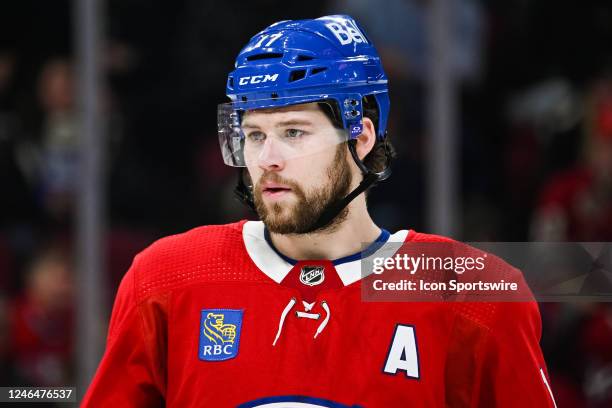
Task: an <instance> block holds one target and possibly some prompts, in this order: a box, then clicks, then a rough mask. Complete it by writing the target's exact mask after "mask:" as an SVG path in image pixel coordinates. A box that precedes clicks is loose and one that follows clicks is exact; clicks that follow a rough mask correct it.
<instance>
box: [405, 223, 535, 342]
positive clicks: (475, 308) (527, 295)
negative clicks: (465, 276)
mask: <svg viewBox="0 0 612 408" xmlns="http://www.w3.org/2000/svg"><path fill="white" fill-rule="evenodd" d="M406 242H414V243H418V244H421V245H422V244H427V243H432V244H433V245H434V246H435V245H439V244H441V245H442V246H443V247H444V249H443V250H440V249H439V248H434V249H433V250H432V252H435V253H436V254H438V255H439V254H440V252H443V253H448V254H450V256H453V257H455V258H459V257H463V258H467V257H471V258H476V257H484V258H485V261H484V264H485V269H484V270H483V271H482V272H479V273H477V274H473V275H472V277H471V279H473V280H479V279H482V280H483V281H489V282H490V281H501V280H504V281H505V282H517V283H518V284H519V287H521V288H523V289H522V290H520V292H518V293H516V294H515V295H508V296H504V297H503V299H502V300H499V301H454V302H452V303H451V305H450V308H451V310H452V311H453V312H454V314H456V316H457V318H458V321H462V322H464V323H466V324H470V325H474V326H476V327H480V329H481V330H484V331H490V330H496V329H497V326H500V325H509V323H508V319H511V320H513V321H516V320H521V319H525V320H528V319H533V318H534V317H535V318H536V319H539V310H538V306H537V303H536V302H535V299H534V298H533V295H532V293H531V291H530V290H529V287H528V286H527V283H526V281H525V278H524V276H523V273H522V272H521V271H520V270H519V269H518V268H516V267H514V266H513V265H511V264H509V263H508V262H506V261H505V260H503V259H502V258H500V257H499V256H497V255H495V254H492V253H490V252H487V251H484V250H482V249H480V248H476V247H474V246H472V245H469V244H466V243H464V242H460V241H457V240H455V239H452V238H449V237H446V236H442V235H435V234H426V233H422V232H416V231H411V234H409V236H408V238H407V240H406ZM513 296H514V297H513ZM468 322H469V323H468Z"/></svg>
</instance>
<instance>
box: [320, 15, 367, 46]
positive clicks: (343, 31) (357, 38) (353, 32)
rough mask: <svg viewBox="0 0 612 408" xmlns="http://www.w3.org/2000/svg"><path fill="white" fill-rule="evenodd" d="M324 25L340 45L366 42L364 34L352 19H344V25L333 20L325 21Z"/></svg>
mask: <svg viewBox="0 0 612 408" xmlns="http://www.w3.org/2000/svg"><path fill="white" fill-rule="evenodd" d="M325 27H327V28H329V30H330V31H331V32H332V33H333V34H334V35H335V36H336V38H337V39H338V41H340V44H342V45H348V44H352V43H353V42H355V43H357V44H360V43H366V44H367V43H368V40H366V37H365V35H363V33H362V32H361V31H359V28H357V26H356V25H355V24H354V23H353V22H352V21H349V20H344V25H342V24H340V23H335V22H334V23H327V24H325Z"/></svg>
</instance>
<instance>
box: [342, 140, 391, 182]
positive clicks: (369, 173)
mask: <svg viewBox="0 0 612 408" xmlns="http://www.w3.org/2000/svg"><path fill="white" fill-rule="evenodd" d="M386 135H387V133H386V132H385V136H386ZM383 143H384V144H383V146H384V149H385V158H386V163H385V168H384V169H383V170H382V171H380V172H375V171H373V170H370V169H368V167H367V166H366V165H365V163H364V162H363V161H362V160H361V159H360V158H359V156H358V155H357V148H356V146H357V139H351V140H349V141H348V149H349V152H351V156H352V157H353V161H354V162H355V164H357V167H359V170H361V173H362V174H363V176H364V178H374V180H375V181H374V182H375V183H378V182H379V181H383V180H386V179H388V178H389V176H391V160H392V158H393V154H392V152H391V149H390V148H389V145H388V144H387V138H386V137H385V139H384V142H383Z"/></svg>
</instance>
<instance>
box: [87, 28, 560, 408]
mask: <svg viewBox="0 0 612 408" xmlns="http://www.w3.org/2000/svg"><path fill="white" fill-rule="evenodd" d="M227 94H228V96H229V98H230V100H231V102H229V103H226V104H222V105H220V106H219V109H218V131H219V139H220V142H221V149H222V153H223V158H224V160H225V163H226V164H228V165H231V166H235V167H240V168H241V169H240V172H241V177H240V181H239V184H238V188H237V190H238V192H239V193H240V196H241V197H242V199H243V200H244V201H245V202H246V203H248V204H249V205H251V206H252V207H253V208H255V209H256V211H257V213H258V214H259V217H260V219H261V221H258V222H252V221H249V222H247V221H240V222H237V223H235V224H229V225H219V226H205V227H200V228H195V229H193V230H191V231H188V232H186V233H184V234H180V235H175V236H171V237H167V238H164V239H162V240H160V241H158V242H156V243H154V244H153V245H152V246H150V247H149V248H147V249H146V250H144V251H143V252H142V253H140V254H139V255H138V256H136V258H135V260H134V262H133V264H132V267H131V268H130V270H129V271H128V272H127V274H126V275H125V277H124V279H123V281H122V283H121V285H120V288H119V291H118V293H117V298H116V301H115V306H114V309H113V314H112V318H111V323H110V328H109V333H108V340H107V347H106V352H105V354H104V357H103V359H102V362H101V363H100V366H99V368H98V371H97V373H96V375H95V378H94V379H93V381H92V383H91V386H90V387H89V390H88V392H87V395H86V397H85V399H84V403H83V405H84V406H85V407H96V406H100V407H124V406H125V407H149V406H151V407H153V406H164V405H165V406H169V407H181V408H183V407H214V408H220V407H243V408H246V407H270V408H271V407H277V408H278V407H283V408H298V407H300V408H306V407H369V408H373V407H383V408H390V407H445V406H449V407H519V406H520V407H553V406H555V405H554V400H553V398H552V394H551V391H550V387H549V384H548V380H547V374H546V367H545V363H544V360H543V357H542V353H541V351H540V347H539V344H538V343H539V339H540V331H541V328H540V324H541V323H540V316H539V312H538V308H537V304H535V303H534V302H497V303H484V302H479V303H457V302H455V303H448V302H421V303H419V302H411V303H406V302H405V303H399V302H396V303H391V302H364V301H362V297H361V296H362V292H361V286H362V284H363V281H364V279H363V278H362V270H361V257H362V254H366V253H367V254H376V253H377V251H379V250H381V247H383V246H384V245H385V244H386V243H390V242H396V243H400V244H403V245H412V244H413V243H427V242H449V241H450V240H448V239H446V238H443V237H437V236H432V235H427V234H421V233H417V232H415V231H412V230H402V231H398V232H395V233H393V234H391V233H389V232H387V231H385V230H384V229H381V228H380V227H378V226H377V225H376V224H375V222H374V221H373V220H372V219H371V217H370V215H369V214H368V210H367V207H366V197H365V191H366V190H367V189H368V188H369V187H371V186H372V185H373V184H374V183H376V182H379V181H382V180H384V179H385V178H386V177H388V176H389V174H390V170H389V160H390V156H391V151H390V150H391V149H390V147H389V146H388V143H387V139H386V124H387V117H388V113H389V97H388V89H387V79H386V76H385V73H384V71H383V68H382V65H381V61H380V58H379V56H378V54H377V52H376V50H375V48H374V47H373V45H372V43H371V42H370V40H369V39H368V37H367V36H366V35H365V33H364V32H363V30H362V29H361V28H360V27H359V26H358V25H357V23H356V22H355V21H354V20H353V19H352V18H350V17H348V16H326V17H321V18H318V19H315V20H298V21H283V22H279V23H276V24H273V25H272V26H270V27H268V28H266V29H265V30H263V31H262V32H260V33H259V34H257V35H255V36H254V37H253V38H252V39H251V40H250V41H249V43H248V44H247V45H246V47H244V48H243V49H242V51H241V52H240V54H239V55H238V58H237V60H236V67H235V70H234V71H233V72H232V73H230V75H229V78H228V81H227ZM363 243H370V244H369V245H368V247H367V248H365V249H364V248H363ZM498 267H499V265H498ZM506 267H507V268H508V269H510V267H509V266H507V265H505V264H503V268H506ZM503 268H502V269H503Z"/></svg>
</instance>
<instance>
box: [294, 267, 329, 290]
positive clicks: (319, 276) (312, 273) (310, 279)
mask: <svg viewBox="0 0 612 408" xmlns="http://www.w3.org/2000/svg"><path fill="white" fill-rule="evenodd" d="M324 280H325V268H324V267H322V266H304V267H303V268H302V272H300V282H302V283H303V284H304V285H308V286H316V285H320V284H321V283H323V281H324Z"/></svg>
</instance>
